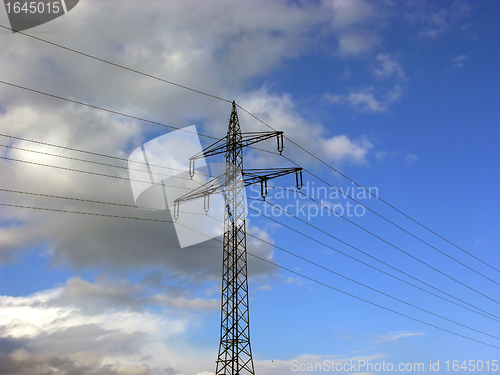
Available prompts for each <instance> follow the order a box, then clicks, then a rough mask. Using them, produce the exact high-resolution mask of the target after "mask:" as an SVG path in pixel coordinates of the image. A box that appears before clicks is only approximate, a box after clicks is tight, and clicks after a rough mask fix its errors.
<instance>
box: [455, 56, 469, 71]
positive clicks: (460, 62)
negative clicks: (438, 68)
mask: <svg viewBox="0 0 500 375" xmlns="http://www.w3.org/2000/svg"><path fill="white" fill-rule="evenodd" d="M468 60H469V56H467V55H459V56H457V57H455V58H454V59H453V60H452V61H451V67H452V68H454V69H461V68H463V67H464V66H465V63H466V62H467V61H468Z"/></svg>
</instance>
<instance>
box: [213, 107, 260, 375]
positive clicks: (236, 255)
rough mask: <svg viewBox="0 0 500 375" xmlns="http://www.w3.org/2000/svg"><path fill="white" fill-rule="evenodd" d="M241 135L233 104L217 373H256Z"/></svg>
mask: <svg viewBox="0 0 500 375" xmlns="http://www.w3.org/2000/svg"><path fill="white" fill-rule="evenodd" d="M242 139H243V136H242V134H241V128H240V123H239V120H238V114H237V113H236V107H235V105H234V104H233V110H232V111H231V117H230V119H229V127H228V130H227V136H226V175H227V176H228V177H229V178H230V179H231V181H234V183H233V184H232V189H227V190H226V192H225V193H226V210H225V215H224V216H225V217H224V239H223V245H222V246H223V266H222V309H221V315H222V316H221V321H222V322H221V338H220V346H219V356H218V359H217V370H216V372H215V374H216V375H218V374H241V373H242V370H244V371H245V373H249V374H255V371H254V366H253V359H252V349H251V347H250V323H249V316H248V281H247V250H246V235H245V234H246V228H245V225H246V223H245V192H244V189H245V188H244V185H243V181H238V180H237V179H242V177H243V175H242V173H241V171H242V170H243V146H242Z"/></svg>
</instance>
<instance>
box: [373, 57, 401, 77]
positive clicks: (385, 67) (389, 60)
mask: <svg viewBox="0 0 500 375" xmlns="http://www.w3.org/2000/svg"><path fill="white" fill-rule="evenodd" d="M375 61H376V63H377V64H378V65H379V66H378V67H377V68H375V70H374V72H375V75H376V76H377V77H379V78H384V79H387V78H391V77H393V76H395V77H396V78H398V79H400V80H406V75H405V72H404V70H403V68H402V67H401V64H399V63H398V62H397V61H396V60H395V59H394V58H393V57H392V56H391V55H390V54H388V53H379V54H377V56H376V57H375Z"/></svg>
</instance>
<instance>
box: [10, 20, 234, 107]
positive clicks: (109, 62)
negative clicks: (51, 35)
mask: <svg viewBox="0 0 500 375" xmlns="http://www.w3.org/2000/svg"><path fill="white" fill-rule="evenodd" d="M0 27H1V28H3V29H6V30H10V31H14V30H13V29H11V28H10V27H7V26H4V25H0ZM16 33H17V34H19V35H24V36H27V37H29V38H32V39H36V40H38V41H40V42H43V43H47V44H50V45H52V46H55V47H59V48H62V49H65V50H66V51H70V52H73V53H76V54H78V55H81V56H85V57H88V58H91V59H94V60H97V61H100V62H103V63H105V64H109V65H112V66H114V67H117V68H120V69H124V70H128V71H129V72H133V73H136V74H140V75H142V76H145V77H148V78H152V79H155V80H157V81H161V82H163V83H168V84H169V85H173V86H177V87H180V88H182V89H185V90H189V91H193V92H195V93H197V94H201V95H205V96H209V97H211V98H213V99H218V100H222V101H224V102H227V103H232V101H231V100H227V99H224V98H221V97H218V96H216V95H212V94H208V93H206V92H203V91H200V90H196V89H193V88H191V87H187V86H183V85H180V84H178V83H175V82H172V81H168V80H166V79H163V78H159V77H156V76H154V75H151V74H147V73H143V72H140V71H138V70H136V69H132V68H128V67H126V66H124V65H120V64H117V63H114V62H111V61H108V60H105V59H101V58H99V57H97V56H93V55H90V54H88V53H84V52H81V51H77V50H76V49H73V48H69V47H66V46H63V45H61V44H57V43H54V42H50V41H48V40H46V39H42V38H38V37H36V36H34V35H30V34H27V33H24V32H22V31H16Z"/></svg>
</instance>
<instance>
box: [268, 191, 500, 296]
mask: <svg viewBox="0 0 500 375" xmlns="http://www.w3.org/2000/svg"><path fill="white" fill-rule="evenodd" d="M263 202H265V203H267V204H269V205H271V206H272V207H275V208H276V209H278V210H280V211H282V212H283V213H285V214H287V215H289V216H293V217H296V218H297V219H298V220H300V221H301V222H303V223H304V224H307V225H308V226H310V227H312V228H315V229H316V230H319V231H321V232H322V233H324V234H326V235H327V236H330V237H332V238H334V239H336V240H337V241H339V242H342V243H344V244H346V245H347V246H350V247H353V246H351V245H349V244H347V243H346V242H345V241H342V240H340V239H339V238H337V237H335V236H333V235H331V234H330V233H328V232H326V231H323V230H321V229H319V228H317V227H315V226H314V225H312V224H311V223H309V222H307V221H305V220H302V219H301V218H299V217H297V216H296V215H293V214H291V213H290V212H288V211H287V210H285V209H283V208H281V207H279V206H276V205H274V204H272V203H269V202H268V201H263ZM356 225H357V224H356ZM360 228H362V227H361V226H360ZM362 229H363V230H366V229H364V228H362ZM366 231H367V232H368V230H366ZM369 233H371V232H369ZM374 236H375V237H377V238H379V239H380V240H382V241H383V242H385V243H387V244H389V245H391V246H392V247H394V248H395V249H397V250H399V251H401V252H403V253H405V254H406V255H408V256H409V257H411V258H413V259H415V260H417V261H418V262H420V263H422V264H424V265H425V266H427V267H429V268H431V269H433V270H435V271H436V272H438V273H440V274H442V275H443V276H446V277H447V278H449V279H451V280H453V281H455V282H457V283H458V284H460V285H462V286H464V287H466V288H468V289H470V290H472V291H473V292H475V293H477V294H479V295H481V296H483V297H485V298H487V299H489V300H491V301H493V302H495V303H497V304H500V302H498V301H496V300H495V299H493V298H491V297H489V296H487V295H486V294H484V293H481V292H480V291H478V290H476V289H474V288H472V287H470V286H468V285H467V284H464V283H462V282H461V281H459V280H457V279H455V278H454V277H452V276H450V275H448V274H446V273H445V272H442V271H440V270H438V269H437V268H435V267H433V266H431V265H430V264H428V263H425V262H424V261H422V260H420V259H419V258H417V257H415V256H413V255H411V254H409V253H407V252H406V251H404V250H402V249H400V248H399V247H397V246H395V245H393V244H391V243H390V242H388V241H385V240H383V239H382V238H380V237H378V236H377V235H374Z"/></svg>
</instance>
